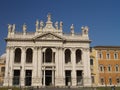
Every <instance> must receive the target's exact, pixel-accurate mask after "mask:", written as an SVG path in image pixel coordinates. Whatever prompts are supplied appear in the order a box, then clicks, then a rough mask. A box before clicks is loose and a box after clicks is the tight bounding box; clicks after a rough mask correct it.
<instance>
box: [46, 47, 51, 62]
mask: <svg viewBox="0 0 120 90" xmlns="http://www.w3.org/2000/svg"><path fill="white" fill-rule="evenodd" d="M45 62H47V63H50V62H52V49H51V48H47V49H46V51H45Z"/></svg>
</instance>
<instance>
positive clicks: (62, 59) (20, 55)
mask: <svg viewBox="0 0 120 90" xmlns="http://www.w3.org/2000/svg"><path fill="white" fill-rule="evenodd" d="M47 17H48V20H47V22H46V23H45V24H44V23H43V21H40V22H39V21H36V31H35V32H34V33H28V32H27V31H26V30H27V26H26V25H25V24H24V25H23V32H21V33H18V32H16V31H15V24H13V25H9V26H8V36H7V38H6V42H7V47H6V70H5V78H4V86H14V85H20V86H39V87H42V86H60V87H62V86H69V85H70V86H73V87H74V86H75V87H76V86H85V87H87V86H91V71H90V57H89V56H90V52H89V46H90V42H91V41H90V40H89V37H88V27H86V26H85V27H82V28H81V30H82V33H81V34H75V32H74V26H73V25H72V26H71V27H70V29H71V33H70V34H64V33H63V29H62V26H63V23H62V22H60V24H59V25H58V22H56V23H55V25H53V22H51V15H50V14H48V16H47Z"/></svg>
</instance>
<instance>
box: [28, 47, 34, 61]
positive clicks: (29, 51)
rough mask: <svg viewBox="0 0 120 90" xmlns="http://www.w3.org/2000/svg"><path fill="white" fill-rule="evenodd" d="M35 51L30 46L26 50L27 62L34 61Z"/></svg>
mask: <svg viewBox="0 0 120 90" xmlns="http://www.w3.org/2000/svg"><path fill="white" fill-rule="evenodd" d="M32 58H33V51H32V49H31V48H28V49H27V51H26V63H32Z"/></svg>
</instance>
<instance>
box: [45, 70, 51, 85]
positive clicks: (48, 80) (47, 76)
mask: <svg viewBox="0 0 120 90" xmlns="http://www.w3.org/2000/svg"><path fill="white" fill-rule="evenodd" d="M45 85H46V86H51V85H52V70H45Z"/></svg>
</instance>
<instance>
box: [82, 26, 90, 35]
mask: <svg viewBox="0 0 120 90" xmlns="http://www.w3.org/2000/svg"><path fill="white" fill-rule="evenodd" d="M81 29H82V32H83V34H88V30H89V28H88V26H85V27H83V26H82V27H81Z"/></svg>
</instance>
